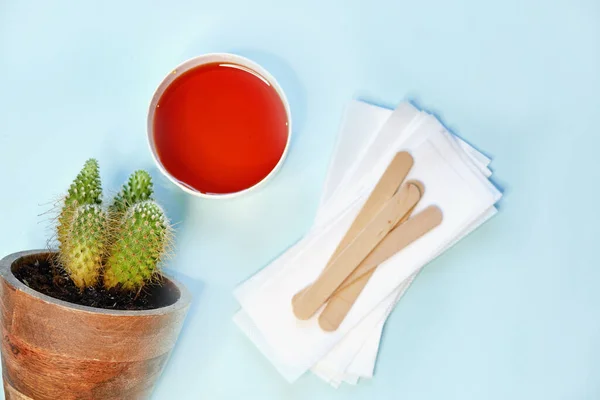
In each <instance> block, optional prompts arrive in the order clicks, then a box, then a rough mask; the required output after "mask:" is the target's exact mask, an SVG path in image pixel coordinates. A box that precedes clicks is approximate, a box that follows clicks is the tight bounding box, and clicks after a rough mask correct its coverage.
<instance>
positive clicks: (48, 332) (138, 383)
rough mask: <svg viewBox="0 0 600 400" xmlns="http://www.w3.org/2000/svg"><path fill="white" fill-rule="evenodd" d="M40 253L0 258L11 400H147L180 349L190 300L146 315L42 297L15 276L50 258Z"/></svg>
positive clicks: (182, 295) (185, 297)
mask: <svg viewBox="0 0 600 400" xmlns="http://www.w3.org/2000/svg"><path fill="white" fill-rule="evenodd" d="M49 255H50V253H48V252H46V251H43V250H34V251H26V252H21V253H15V254H12V255H10V256H8V257H5V258H4V259H2V260H0V275H1V278H0V306H1V310H0V318H1V322H2V375H3V379H4V391H5V395H6V398H7V399H20V400H21V399H36V400H37V399H49V400H56V399H61V400H69V399H128V400H129V399H144V398H148V397H149V396H150V393H151V392H152V389H153V387H154V383H155V382H156V380H157V378H158V377H159V376H160V374H161V372H162V370H163V368H164V366H165V363H166V362H167V359H168V357H169V354H170V353H171V350H172V349H173V346H174V345H175V341H176V340H177V336H178V335H179V332H180V330H181V326H182V324H183V320H184V319H185V315H186V313H187V311H188V308H189V305H190V300H191V297H190V295H189V293H188V292H187V290H186V289H185V288H184V287H183V286H182V285H181V284H179V283H177V282H175V281H174V280H168V282H167V284H168V285H173V288H174V289H175V293H177V292H178V293H179V298H178V300H177V301H176V302H175V303H174V304H172V305H170V306H167V307H162V308H157V309H154V310H144V311H113V310H105V309H100V308H92V307H85V306H80V305H77V304H72V303H68V302H65V301H62V300H58V299H55V298H52V297H49V296H46V295H43V294H41V293H38V292H36V291H34V290H32V289H30V288H29V287H27V286H26V285H24V284H23V283H22V282H20V281H19V280H18V279H17V278H15V276H14V275H13V271H15V270H16V269H17V268H18V267H19V266H20V265H22V264H23V263H25V262H31V261H34V260H36V259H42V258H43V257H47V256H49Z"/></svg>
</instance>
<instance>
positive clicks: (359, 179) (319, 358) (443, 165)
mask: <svg viewBox="0 0 600 400" xmlns="http://www.w3.org/2000/svg"><path fill="white" fill-rule="evenodd" d="M401 150H404V151H407V152H409V153H410V154H411V155H412V158H413V159H414V165H413V167H412V169H411V170H410V173H409V175H408V177H407V179H415V180H418V181H420V182H422V183H423V185H424V187H425V191H424V194H423V196H422V197H421V200H420V201H419V203H418V205H417V207H416V208H415V210H414V212H415V213H417V212H419V211H421V210H423V209H425V208H426V207H427V206H430V205H436V206H438V207H439V208H440V209H441V211H442V213H443V222H442V223H441V225H439V226H438V227H437V228H435V229H434V230H432V231H431V232H429V233H427V234H426V235H425V236H423V237H421V238H420V239H418V240H417V241H415V242H413V243H411V244H410V245H409V246H408V247H406V248H404V249H403V250H401V251H399V252H398V253H396V254H395V255H394V256H392V257H391V258H389V259H388V260H387V261H385V262H384V263H383V264H380V265H379V266H378V267H377V269H376V270H375V273H374V274H373V275H372V277H371V278H370V280H369V281H368V283H367V285H366V287H365V288H364V290H363V291H362V293H361V294H360V296H359V297H358V299H357V300H356V302H355V303H354V305H353V306H352V308H351V309H350V311H349V313H348V314H347V315H346V318H345V319H344V320H343V322H342V323H341V325H340V326H339V328H338V329H337V330H335V331H333V332H325V331H323V330H322V329H321V328H320V327H319V324H318V322H317V316H313V317H312V318H311V319H309V320H299V319H297V318H296V317H295V316H294V313H293V311H292V297H293V296H294V295H295V294H296V293H298V292H299V291H301V290H302V289H303V288H305V287H307V286H308V285H310V284H311V282H313V281H315V279H317V278H318V277H319V275H320V273H321V272H322V271H323V269H324V268H325V265H326V264H327V262H328V260H329V258H330V257H331V256H332V254H333V252H334V251H335V248H336V246H337V245H338V243H339V242H340V240H341V239H342V237H343V236H344V234H345V233H346V231H347V230H348V228H349V227H350V225H351V224H352V222H353V220H354V218H355V217H356V216H357V214H358V213H359V211H360V210H361V207H362V205H363V204H364V202H365V200H366V199H367V197H368V196H369V194H370V192H371V190H372V189H373V187H374V186H375V185H376V184H377V182H378V181H379V179H380V177H381V176H382V174H383V172H384V171H385V170H386V168H387V167H388V165H389V163H390V161H391V160H392V159H393V158H394V156H395V155H396V153H397V152H398V151H401ZM489 163H490V159H488V158H487V157H486V156H484V155H483V154H481V153H480V152H478V151H477V150H475V149H474V148H473V147H471V146H470V145H468V144H467V143H465V142H464V141H462V140H461V139H459V138H458V137H456V136H454V135H452V134H451V133H449V132H448V131H447V130H446V129H445V128H444V126H442V124H441V123H440V122H439V121H438V120H437V119H436V118H435V117H433V116H432V115H430V114H427V113H425V112H421V111H419V110H417V109H416V108H415V107H413V106H412V105H410V104H408V103H402V104H400V105H399V106H398V108H396V110H394V111H390V110H388V109H385V108H381V107H377V106H373V105H370V104H367V103H364V102H360V101H353V102H351V104H350V105H349V106H348V108H347V110H346V113H345V118H344V121H343V124H342V128H341V131H340V133H339V136H338V141H337V145H336V150H335V153H334V156H333V159H332V162H331V164H330V168H329V172H328V175H327V180H326V183H325V188H324V194H323V198H322V202H321V205H320V207H319V210H318V213H317V218H316V221H315V223H314V225H313V227H312V228H311V230H310V231H309V232H308V233H307V234H306V236H305V237H304V238H303V239H302V240H300V241H299V242H298V243H296V244H295V245H294V246H292V247H291V248H290V249H288V250H287V251H286V252H285V253H283V254H282V255H281V256H280V257H279V258H277V259H276V260H274V261H273V262H272V263H271V264H269V265H268V266H267V267H265V268H264V269H262V270H261V271H260V272H258V273H257V274H256V275H254V276H253V277H251V278H250V279H248V280H247V281H246V282H244V283H242V284H241V285H240V286H238V287H237V288H236V290H235V292H234V295H235V297H236V299H237V300H238V302H239V303H240V305H241V310H240V311H239V312H238V313H237V314H236V315H235V316H234V321H235V323H236V324H237V325H238V326H239V327H240V329H241V330H242V331H243V332H244V333H245V334H246V336H248V338H249V339H250V340H251V341H252V342H253V343H254V344H255V345H256V347H258V349H259V350H260V351H261V352H262V353H263V355H264V356H265V357H267V358H268V359H269V361H270V362H271V363H272V364H273V365H274V367H275V368H276V369H277V370H278V371H279V372H280V373H281V375H282V376H283V377H284V378H285V379H286V380H288V381H289V382H293V381H295V380H296V379H298V378H299V377H300V376H301V375H302V374H304V373H305V372H306V371H308V370H311V371H312V372H313V373H314V374H316V375H317V376H319V377H320V378H322V379H323V380H325V381H326V382H328V383H330V384H331V385H332V386H334V387H338V386H339V385H340V384H341V383H342V382H346V383H348V384H356V383H357V382H358V380H359V379H361V378H362V379H365V378H372V377H373V371H374V368H375V362H376V359H377V353H378V349H379V342H380V340H381V334H382V330H383V326H384V324H385V321H386V319H387V317H388V315H389V314H390V312H391V311H392V309H393V308H394V306H395V304H396V303H397V302H398V301H399V300H400V299H401V298H402V295H403V294H404V292H405V291H406V290H407V289H408V287H409V286H410V284H411V283H412V281H413V280H414V279H415V276H416V275H417V274H418V273H419V271H420V269H421V268H422V267H423V266H425V265H426V264H427V263H428V262H429V261H431V260H432V259H434V258H435V257H437V256H438V255H440V254H441V253H442V252H444V251H445V250H447V249H448V248H449V247H451V246H452V245H453V244H454V243H456V242H457V241H458V240H460V239H462V238H463V237H465V236H466V235H467V234H469V233H470V232H472V231H473V230H474V229H476V228H477V227H478V226H480V225H481V224H483V223H484V222H485V221H486V220H488V219H489V218H490V217H492V216H493V215H494V214H495V213H496V208H495V207H494V204H495V203H496V202H497V201H498V200H499V199H500V197H501V193H500V192H499V191H498V190H497V189H496V188H495V186H494V185H493V184H492V183H491V182H490V181H489V177H490V176H491V171H490V170H489V169H488V165H489Z"/></svg>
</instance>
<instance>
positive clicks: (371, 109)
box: [236, 102, 489, 379]
mask: <svg viewBox="0 0 600 400" xmlns="http://www.w3.org/2000/svg"><path fill="white" fill-rule="evenodd" d="M356 104H357V105H361V106H357V107H354V112H353V113H352V114H348V115H354V116H356V117H357V118H359V119H360V118H361V116H360V111H361V110H363V115H364V114H367V112H368V114H370V115H371V116H374V115H376V114H377V118H380V124H381V120H383V119H384V118H385V117H386V114H389V113H390V112H389V111H388V110H384V109H381V108H378V107H375V106H370V105H366V104H365V103H358V102H356ZM349 119H351V118H347V122H348V120H349ZM375 119H376V118H372V120H375ZM452 138H453V139H454V137H452ZM455 140H456V141H457V143H459V144H460V146H459V147H460V148H461V150H463V151H469V154H468V156H469V158H470V159H471V161H479V160H481V159H482V158H483V157H479V159H478V158H477V157H476V154H479V153H477V152H476V151H475V150H474V149H473V148H472V147H470V146H468V145H466V144H465V143H464V142H462V141H460V140H459V139H455ZM336 153H337V152H336ZM486 160H487V159H486ZM488 161H489V160H488ZM332 165H335V162H333V163H332ZM478 167H480V168H485V167H486V166H485V165H483V166H482V165H481V164H480V165H478ZM337 179H339V178H337ZM327 184H328V185H333V187H339V184H338V185H337V186H336V183H335V177H334V178H332V179H330V177H329V175H328V179H327ZM334 191H335V190H329V193H332V192H334ZM324 193H327V190H326V191H324ZM321 210H322V208H321ZM305 242H306V240H303V241H301V242H299V243H298V244H297V245H296V246H294V247H293V248H292V249H291V250H292V251H290V252H288V253H291V254H293V253H294V250H296V249H297V248H299V247H302V245H303V244H304V243H305ZM288 253H286V254H284V257H282V258H281V259H280V260H282V261H283V260H284V259H285V256H288ZM276 264H277V263H273V264H271V265H270V266H269V267H268V268H265V269H264V270H263V271H261V273H259V274H257V275H256V276H255V277H253V278H252V279H250V280H248V281H247V282H245V283H244V284H243V285H241V286H240V288H238V290H236V297H238V298H239V297H244V296H245V290H244V289H247V291H248V292H250V291H251V290H252V283H258V286H261V283H262V282H261V279H258V278H261V277H262V278H263V279H262V281H265V280H268V276H267V275H270V274H267V272H268V271H273V272H275V266H276ZM261 275H262V276H261ZM377 324H378V325H379V326H380V327H381V326H382V325H383V321H379V322H378V323H377ZM375 328H376V327H375ZM380 331H381V329H379V330H378V329H375V330H374V332H373V333H371V334H370V336H369V337H372V338H373V339H372V340H370V341H367V344H366V345H364V346H362V349H363V351H362V352H361V353H359V355H357V361H360V355H361V354H363V355H364V354H365V351H366V353H367V354H371V355H372V358H373V361H374V357H375V355H376V352H377V344H378V340H379V338H378V336H379V333H380ZM344 342H346V341H344ZM344 342H342V343H344ZM369 343H370V344H371V345H369ZM355 346H356V345H355ZM369 349H370V350H369ZM369 352H370V353H369ZM363 358H366V359H368V357H364V356H363ZM352 366H355V365H354V364H353V365H351V366H350V367H352ZM349 373H350V374H352V373H353V371H352V370H351V369H350V371H349ZM363 373H364V372H363ZM367 374H368V373H367ZM336 379H339V378H336Z"/></svg>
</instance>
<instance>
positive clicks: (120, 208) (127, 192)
mask: <svg viewBox="0 0 600 400" xmlns="http://www.w3.org/2000/svg"><path fill="white" fill-rule="evenodd" d="M152 192H153V189H152V178H151V177H150V174H149V173H148V172H146V171H144V170H139V171H135V172H134V173H132V174H131V175H130V176H129V180H128V181H127V183H125V184H124V185H123V187H122V188H121V191H120V192H119V193H118V194H117V195H116V196H115V198H114V200H113V203H112V204H111V205H110V207H109V212H110V213H124V212H125V211H127V209H128V208H129V207H130V206H131V205H133V204H135V203H139V202H142V201H146V200H150V198H151V197H152Z"/></svg>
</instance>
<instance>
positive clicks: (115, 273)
mask: <svg viewBox="0 0 600 400" xmlns="http://www.w3.org/2000/svg"><path fill="white" fill-rule="evenodd" d="M152 193H153V188H152V179H151V177H150V175H149V174H148V173H147V172H146V171H143V170H140V171H135V172H134V173H133V174H131V176H130V177H129V179H128V181H127V183H125V184H124V185H123V187H122V189H121V191H120V192H119V193H118V194H117V195H116V196H115V198H114V200H113V202H112V204H111V205H110V206H109V207H108V210H106V211H105V210H104V209H103V208H102V207H101V203H102V200H101V197H102V187H101V183H100V174H99V167H98V162H97V161H96V160H94V159H90V160H88V161H87V162H86V163H85V166H84V168H83V169H82V171H81V172H80V173H79V175H77V177H76V178H75V180H74V181H73V183H72V184H71V187H70V188H69V192H68V194H67V196H65V199H64V205H63V208H62V210H61V212H60V215H59V217H58V225H57V233H58V240H59V257H58V258H59V261H60V262H61V264H62V266H63V268H64V269H65V271H67V273H68V274H69V276H70V277H71V280H72V281H73V282H74V283H75V285H76V286H77V287H78V288H79V289H80V290H82V291H83V290H84V289H85V288H86V287H90V286H95V285H96V284H97V283H98V280H99V277H100V275H101V274H102V273H103V276H104V278H103V283H104V286H105V287H106V288H109V289H110V288H115V287H118V288H119V289H121V290H125V291H139V290H140V289H141V288H142V287H143V286H144V285H145V284H146V283H148V282H150V281H151V280H152V279H153V278H155V277H156V276H157V275H158V273H159V269H158V266H159V263H160V262H161V261H162V260H163V259H164V257H165V254H166V253H167V249H168V246H169V243H170V235H171V228H170V225H169V221H168V219H167V218H166V216H165V214H164V212H163V210H162V209H161V208H160V206H159V205H158V204H156V203H155V202H154V201H153V200H151V197H152Z"/></svg>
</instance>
